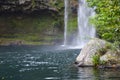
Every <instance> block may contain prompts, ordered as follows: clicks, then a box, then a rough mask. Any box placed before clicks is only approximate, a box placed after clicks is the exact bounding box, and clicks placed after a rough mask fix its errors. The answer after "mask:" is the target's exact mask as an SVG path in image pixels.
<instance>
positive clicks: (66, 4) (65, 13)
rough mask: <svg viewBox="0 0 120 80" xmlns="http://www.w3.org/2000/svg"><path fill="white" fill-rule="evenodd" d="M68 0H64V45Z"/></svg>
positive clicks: (65, 42) (65, 41)
mask: <svg viewBox="0 0 120 80" xmlns="http://www.w3.org/2000/svg"><path fill="white" fill-rule="evenodd" d="M68 1H69V0H64V5H65V10H64V45H67V24H68V12H69V11H68V4H69V3H68Z"/></svg>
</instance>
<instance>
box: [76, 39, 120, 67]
mask: <svg viewBox="0 0 120 80" xmlns="http://www.w3.org/2000/svg"><path fill="white" fill-rule="evenodd" d="M97 55H99V56H97ZM97 58H98V59H97ZM95 60H96V61H95ZM75 63H76V64H77V65H78V66H95V64H96V63H97V66H101V65H102V66H105V67H113V66H117V67H118V66H120V51H119V50H118V49H117V48H115V47H114V46H113V45H112V44H111V43H109V42H107V41H105V40H101V39H98V38H94V39H92V40H90V41H89V42H88V43H87V44H86V45H85V46H84V47H83V49H82V50H81V52H80V54H79V55H78V57H77V58H76V62H75Z"/></svg>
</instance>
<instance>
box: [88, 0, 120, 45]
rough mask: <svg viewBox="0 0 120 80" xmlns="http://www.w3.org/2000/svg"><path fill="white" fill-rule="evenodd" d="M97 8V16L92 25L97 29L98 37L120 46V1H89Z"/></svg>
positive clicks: (92, 19) (92, 20)
mask: <svg viewBox="0 0 120 80" xmlns="http://www.w3.org/2000/svg"><path fill="white" fill-rule="evenodd" d="M87 1H88V4H89V5H90V6H91V7H96V9H95V11H96V16H95V17H93V18H91V23H93V24H95V25H96V27H97V32H98V36H99V37H100V38H102V39H105V40H107V41H110V42H117V43H118V45H120V36H119V35H120V0H87Z"/></svg>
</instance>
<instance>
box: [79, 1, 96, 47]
mask: <svg viewBox="0 0 120 80" xmlns="http://www.w3.org/2000/svg"><path fill="white" fill-rule="evenodd" d="M94 15H95V12H94V9H93V8H89V7H88V6H87V2H86V1H85V0H79V8H78V36H77V46H80V47H83V46H84V45H85V44H86V43H87V42H88V41H89V40H90V39H91V38H94V37H95V28H94V27H93V26H92V25H90V24H89V17H92V16H94Z"/></svg>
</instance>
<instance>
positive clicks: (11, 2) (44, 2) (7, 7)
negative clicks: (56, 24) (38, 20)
mask: <svg viewBox="0 0 120 80" xmlns="http://www.w3.org/2000/svg"><path fill="white" fill-rule="evenodd" d="M57 2H58V0H0V11H23V12H25V11H34V10H40V9H48V10H53V11H58V7H56V6H55V4H56V3H57ZM60 8H61V7H60Z"/></svg>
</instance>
